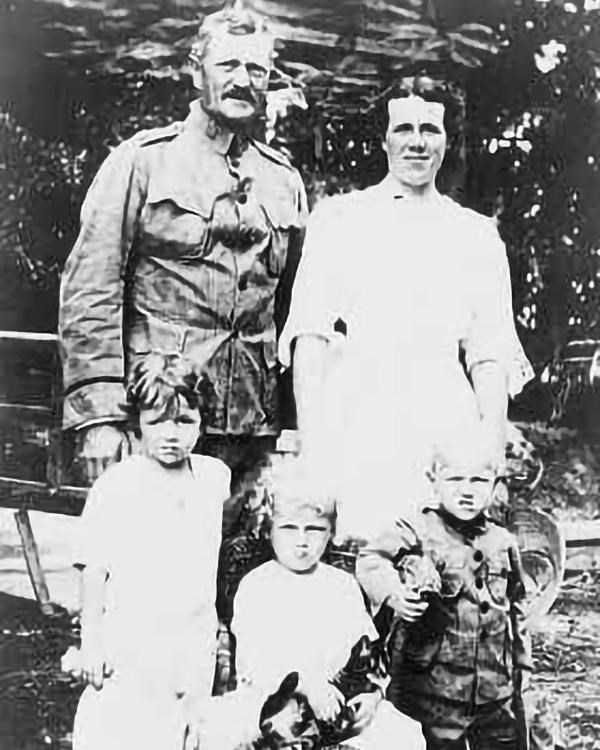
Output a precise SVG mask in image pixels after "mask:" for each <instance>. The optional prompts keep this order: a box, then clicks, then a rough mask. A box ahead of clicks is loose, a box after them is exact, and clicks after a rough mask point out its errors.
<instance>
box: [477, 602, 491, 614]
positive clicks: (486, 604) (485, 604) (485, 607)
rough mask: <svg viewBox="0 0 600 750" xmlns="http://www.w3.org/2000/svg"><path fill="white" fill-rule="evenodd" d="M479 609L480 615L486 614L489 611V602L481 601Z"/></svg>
mask: <svg viewBox="0 0 600 750" xmlns="http://www.w3.org/2000/svg"><path fill="white" fill-rule="evenodd" d="M479 609H480V610H481V614H482V615H487V613H488V612H489V611H490V603H489V602H481V604H480V605H479Z"/></svg>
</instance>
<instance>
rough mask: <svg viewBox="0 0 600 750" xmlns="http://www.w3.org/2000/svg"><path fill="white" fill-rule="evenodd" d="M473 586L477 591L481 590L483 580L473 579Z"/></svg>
mask: <svg viewBox="0 0 600 750" xmlns="http://www.w3.org/2000/svg"><path fill="white" fill-rule="evenodd" d="M475 585H476V586H477V588H478V589H482V588H483V578H476V579H475Z"/></svg>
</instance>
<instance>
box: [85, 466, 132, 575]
mask: <svg viewBox="0 0 600 750" xmlns="http://www.w3.org/2000/svg"><path fill="white" fill-rule="evenodd" d="M109 471H110V470H109ZM120 501H121V498H120V497H119V493H118V488H117V487H116V486H115V483H114V482H111V481H110V477H109V478H108V481H107V476H106V474H104V475H102V476H101V477H100V478H99V479H97V480H96V482H94V484H93V485H92V487H91V489H90V491H89V493H88V496H87V500H86V502H85V507H84V509H83V512H82V514H81V516H80V518H79V519H78V528H77V532H76V541H75V550H74V553H75V554H74V559H73V564H74V565H75V566H76V567H81V568H84V567H93V568H101V569H103V570H106V571H108V572H109V573H110V570H111V567H112V557H113V556H112V555H111V550H112V549H113V547H114V544H115V534H116V532H117V530H118V526H119V523H120V515H121V513H120V511H122V507H121V502H120Z"/></svg>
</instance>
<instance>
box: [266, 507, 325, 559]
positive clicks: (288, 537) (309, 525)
mask: <svg viewBox="0 0 600 750" xmlns="http://www.w3.org/2000/svg"><path fill="white" fill-rule="evenodd" d="M330 538H331V523H330V521H329V520H328V519H327V518H323V517H320V516H318V515H316V514H315V513H314V512H312V511H310V510H299V511H297V512H283V513H279V512H276V513H275V515H274V517H273V525H272V527H271V544H272V545H273V551H274V552H275V557H276V558H277V560H278V561H279V563H280V564H281V565H283V566H284V568H287V569H288V570H292V571H294V573H308V572H310V571H312V570H314V569H315V567H316V565H317V563H318V562H319V560H320V559H321V557H322V556H323V552H325V547H326V546H327V542H328V541H329V539H330Z"/></svg>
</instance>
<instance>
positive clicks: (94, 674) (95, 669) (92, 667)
mask: <svg viewBox="0 0 600 750" xmlns="http://www.w3.org/2000/svg"><path fill="white" fill-rule="evenodd" d="M69 671H70V672H71V673H72V674H74V675H75V676H76V677H80V678H81V679H83V680H84V681H85V682H87V684H88V685H93V687H95V688H96V690H101V689H102V686H103V685H104V678H105V677H110V675H111V673H112V669H111V667H110V666H109V665H108V664H107V663H106V660H105V658H104V652H103V649H102V647H101V645H100V643H99V642H95V641H94V642H93V643H92V642H90V641H87V642H86V641H85V640H84V641H82V644H81V648H80V650H79V659H78V663H77V664H73V665H72V666H71V668H70V669H69Z"/></svg>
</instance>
